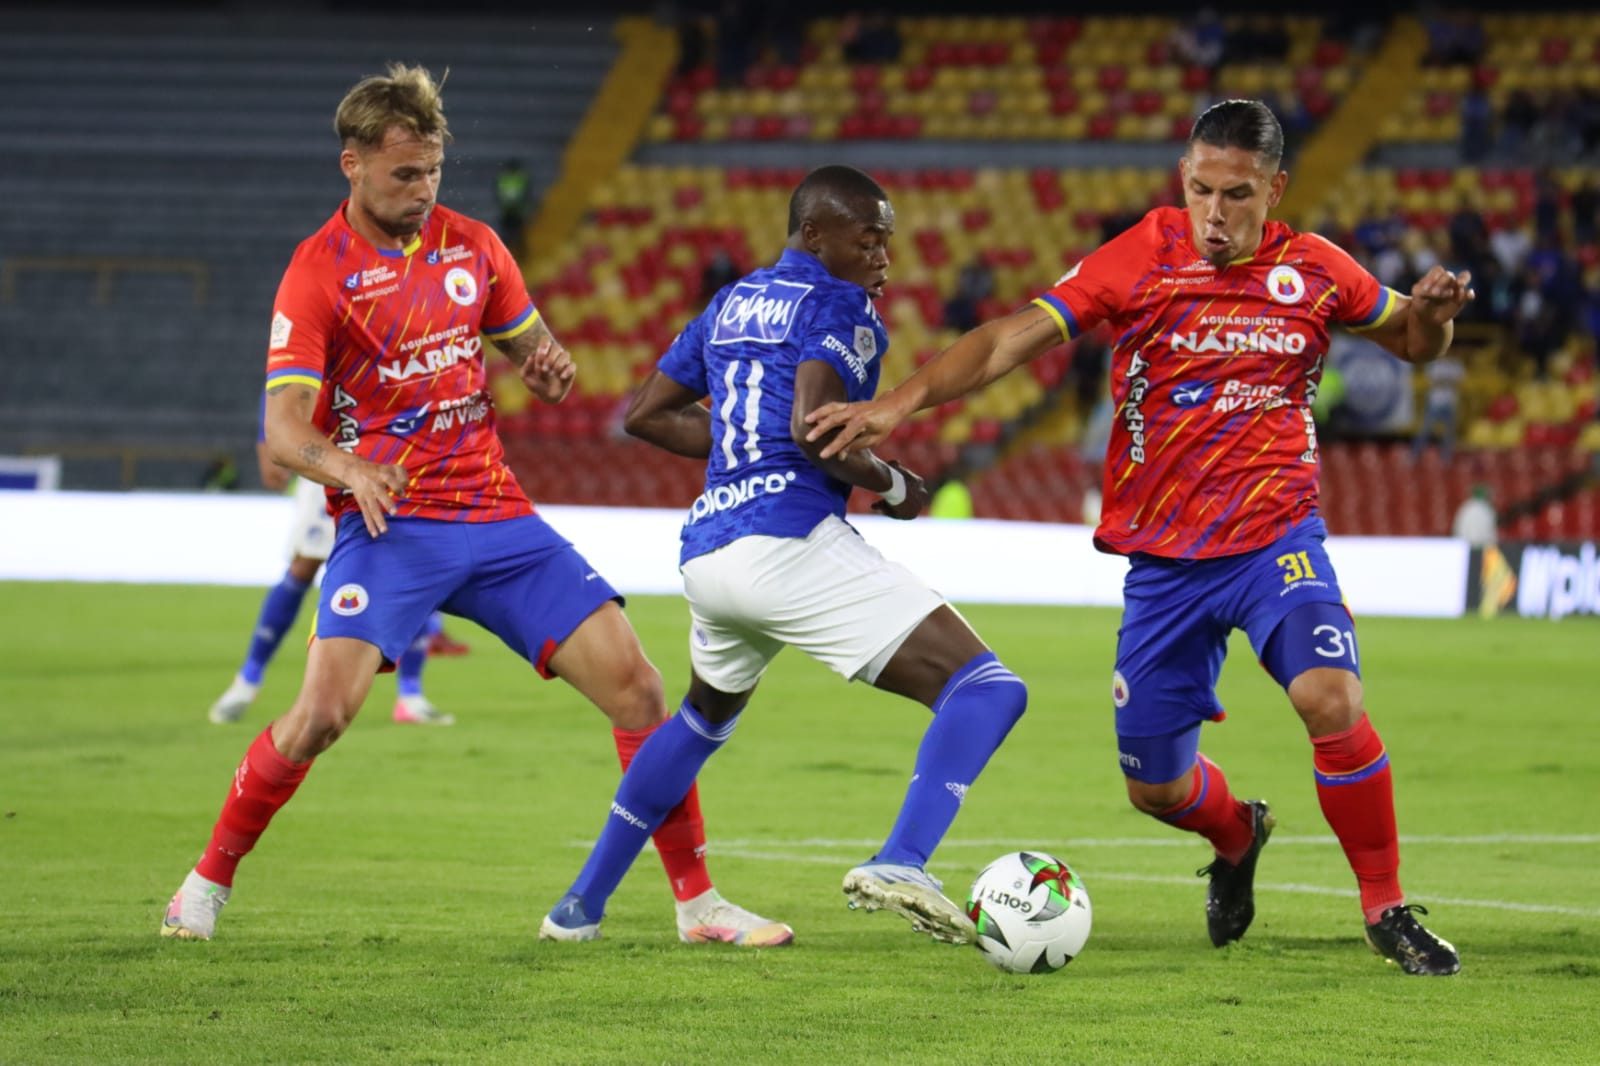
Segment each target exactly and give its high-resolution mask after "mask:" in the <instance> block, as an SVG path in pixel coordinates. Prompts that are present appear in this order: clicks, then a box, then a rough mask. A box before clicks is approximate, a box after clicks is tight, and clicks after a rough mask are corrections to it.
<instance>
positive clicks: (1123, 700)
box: [1111, 670, 1138, 766]
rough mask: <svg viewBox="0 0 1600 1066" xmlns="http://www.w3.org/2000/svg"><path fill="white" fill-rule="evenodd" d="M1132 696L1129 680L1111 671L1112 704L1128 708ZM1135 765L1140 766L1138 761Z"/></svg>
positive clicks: (1135, 761)
mask: <svg viewBox="0 0 1600 1066" xmlns="http://www.w3.org/2000/svg"><path fill="white" fill-rule="evenodd" d="M1131 694H1132V693H1131V692H1130V691H1129V689H1128V679H1127V678H1125V677H1123V676H1122V671H1121V670H1113V671H1111V702H1112V703H1114V704H1116V705H1117V706H1118V707H1126V706H1127V705H1128V698H1129V696H1130V695H1131ZM1134 765H1135V766H1137V765H1138V760H1137V759H1135V760H1134Z"/></svg>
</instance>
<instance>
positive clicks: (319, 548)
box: [289, 478, 334, 562]
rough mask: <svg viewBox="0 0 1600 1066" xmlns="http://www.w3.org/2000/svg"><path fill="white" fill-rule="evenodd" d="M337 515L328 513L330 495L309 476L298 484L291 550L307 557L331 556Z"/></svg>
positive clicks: (295, 493)
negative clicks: (334, 522)
mask: <svg viewBox="0 0 1600 1066" xmlns="http://www.w3.org/2000/svg"><path fill="white" fill-rule="evenodd" d="M333 533H334V526H333V516H332V515H330V514H329V513H328V495H327V490H325V489H324V488H323V487H322V486H321V485H319V484H317V483H316V482H315V481H312V480H311V479H309V478H296V479H295V483H294V526H293V527H292V528H291V530H290V533H289V550H290V551H291V552H292V553H294V554H295V555H300V556H304V557H305V558H307V559H321V560H323V561H324V562H326V561H327V559H328V553H329V552H331V551H333Z"/></svg>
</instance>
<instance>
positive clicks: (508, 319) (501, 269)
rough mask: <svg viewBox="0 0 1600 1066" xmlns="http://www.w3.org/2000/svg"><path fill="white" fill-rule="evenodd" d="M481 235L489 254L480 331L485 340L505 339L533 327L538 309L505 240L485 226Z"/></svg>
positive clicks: (537, 318)
mask: <svg viewBox="0 0 1600 1066" xmlns="http://www.w3.org/2000/svg"><path fill="white" fill-rule="evenodd" d="M484 234H485V239H486V241H487V243H488V248H487V251H488V254H489V298H488V299H487V300H485V301H484V305H483V325H482V327H481V331H482V333H483V335H484V336H485V337H487V338H488V339H489V340H492V341H496V342H499V341H508V340H510V339H511V338H512V337H515V336H516V335H517V334H519V333H526V332H527V331H528V330H530V329H532V328H533V324H534V323H535V322H537V321H539V309H538V308H536V307H534V306H533V298H532V297H530V296H529V295H528V286H527V285H526V284H525V283H524V282H523V280H522V268H521V267H519V266H518V265H517V260H516V257H514V256H513V255H512V254H511V251H510V249H508V248H507V247H506V246H505V242H504V241H502V240H501V239H500V237H499V235H498V234H496V233H495V232H494V230H492V229H489V228H488V227H487V226H485V227H484Z"/></svg>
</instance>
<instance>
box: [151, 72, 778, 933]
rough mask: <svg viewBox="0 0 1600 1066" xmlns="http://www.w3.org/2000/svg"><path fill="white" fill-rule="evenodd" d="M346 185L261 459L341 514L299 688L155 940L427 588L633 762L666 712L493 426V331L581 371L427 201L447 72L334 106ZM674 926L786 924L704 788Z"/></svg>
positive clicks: (407, 625)
mask: <svg viewBox="0 0 1600 1066" xmlns="http://www.w3.org/2000/svg"><path fill="white" fill-rule="evenodd" d="M334 126H335V129H336V131H337V132H338V135H339V140H340V145H341V149H340V153H339V166H340V169H341V170H342V171H343V172H344V175H345V177H346V178H347V179H348V180H349V183H350V197H349V199H348V200H346V201H345V202H344V203H342V204H340V205H339V208H338V210H336V211H335V212H334V213H333V217H332V218H330V219H328V221H327V222H326V223H325V224H324V225H323V226H322V228H321V229H319V230H318V231H317V232H316V233H314V234H312V235H311V236H310V237H308V238H307V239H306V240H305V241H303V242H301V244H300V246H299V248H298V249H297V250H296V251H295V254H294V258H293V259H292V260H291V261H290V264H289V268H288V270H287V272H286V273H285V274H284V277H283V282H282V284H281V285H280V287H279V289H278V296H277V301H276V304H275V306H274V308H273V313H272V328H271V334H270V340H269V343H268V350H267V367H266V370H267V401H266V419H265V422H266V441H267V446H268V448H269V449H270V451H271V455H272V458H273V459H274V460H275V461H276V462H278V463H280V464H281V465H283V466H286V467H288V468H289V469H291V470H293V471H294V472H296V473H298V474H300V475H301V476H303V477H307V478H310V479H311V480H313V481H318V482H321V483H322V484H324V485H326V486H327V487H328V499H329V506H330V509H331V510H332V511H333V513H334V515H335V517H336V519H337V521H338V532H337V535H336V539H335V542H334V545H333V551H332V553H331V554H330V555H329V557H328V563H327V573H326V576H325V579H324V581H323V586H322V592H321V595H320V597H319V600H318V603H317V628H316V639H315V641H314V643H313V644H312V646H311V650H310V653H309V656H308V661H307V663H306V672H305V681H304V683H303V685H302V687H301V690H300V695H299V696H298V697H297V698H296V699H295V701H294V703H293V705H292V706H291V707H290V708H289V710H288V711H287V712H286V713H285V714H284V715H283V716H282V717H280V718H278V719H277V720H276V721H274V722H273V723H272V725H271V726H270V727H269V728H268V729H267V730H266V731H264V732H263V733H262V734H261V735H260V736H259V737H257V738H256V740H255V743H253V744H252V745H251V746H250V749H249V751H248V752H246V753H245V757H244V761H243V762H242V763H240V764H239V767H238V769H237V770H236V771H235V772H234V775H233V780H232V781H231V783H230V785H229V788H228V792H227V796H226V798H225V799H224V801H223V805H222V813H221V816H220V817H219V818H218V819H217V822H216V826H215V828H214V829H213V830H212V833H211V841H210V843H209V844H208V845H207V846H206V849H205V852H204V854H203V855H202V856H201V858H200V861H199V863H198V864H197V865H196V866H195V868H194V870H193V871H192V872H190V874H189V875H188V877H186V878H185V879H184V882H183V885H182V886H181V887H180V888H179V889H178V892H177V894H176V895H174V896H173V897H172V903H171V905H170V906H169V907H168V909H167V913H166V917H165V919H164V920H163V922H162V925H161V932H162V935H164V936H173V937H182V938H189V939H202V940H203V939H208V938H210V937H211V935H212V933H213V930H214V928H215V925H216V920H217V914H218V912H219V911H220V910H221V908H222V905H223V904H224V903H225V902H226V901H227V899H228V895H229V892H230V889H231V886H232V884H233V878H234V871H235V868H236V867H237V866H238V864H239V860H240V859H241V858H243V857H244V856H245V855H246V854H247V853H248V852H249V851H250V849H251V848H252V847H254V846H255V843H256V840H257V839H258V838H259V837H260V836H261V833H262V831H263V830H265V829H266V827H267V824H268V822H269V821H270V820H271V819H272V816H273V815H274V814H276V813H277V811H278V809H279V808H280V807H282V806H283V805H284V804H285V803H287V802H288V800H289V798H290V797H291V796H293V795H294V791H295V789H296V788H297V787H299V784H300V782H301V780H302V779H303V778H304V777H305V775H306V771H307V770H308V769H309V768H310V766H311V762H312V760H313V759H314V758H315V757H316V756H317V755H319V754H320V753H322V752H323V751H325V750H327V748H328V747H329V746H331V745H332V744H333V743H334V741H336V740H338V739H339V736H340V735H341V734H342V733H343V732H344V731H345V729H346V728H348V727H349V725H350V722H351V720H352V719H353V718H354V717H355V715H356V712H357V711H358V710H359V709H360V707H361V703H362V700H363V699H364V698H365V697H366V694H367V690H368V688H370V686H371V684H372V678H373V675H374V674H375V673H376V672H377V671H378V669H379V668H380V667H381V666H382V665H383V664H384V663H385V662H386V661H389V662H392V661H394V660H395V659H397V658H398V657H399V655H400V653H401V652H403V651H404V650H405V648H406V645H407V644H409V643H410V642H411V640H412V638H413V637H415V636H416V635H417V633H418V631H419V630H421V629H422V626H423V623H424V622H425V621H426V620H427V618H428V615H429V613H430V612H432V611H433V610H435V609H436V608H438V609H442V610H445V611H447V612H449V613H452V614H457V615H461V616H463V617H466V618H470V619H472V620H474V621H476V622H478V623H479V624H481V625H482V626H484V627H485V628H487V629H489V630H491V631H492V632H494V633H495V634H497V635H498V636H499V637H500V638H501V639H502V640H504V641H505V642H506V643H507V644H508V645H510V646H511V647H512V648H513V649H514V650H515V651H517V652H518V653H519V654H521V655H523V656H524V657H525V658H527V660H528V661H529V663H531V664H532V665H533V666H534V668H535V669H536V670H537V671H538V672H539V673H540V674H541V675H542V676H544V677H547V678H548V677H560V678H562V679H563V680H565V681H566V682H567V683H568V684H569V685H571V686H573V687H574V688H575V689H577V690H578V691H579V692H581V693H583V695H584V696H586V697H588V699H589V700H590V701H592V702H593V703H594V704H595V706H597V707H598V708H599V709H600V710H601V711H602V712H603V713H604V714H605V715H606V717H607V718H609V719H610V721H611V725H612V732H613V735H614V737H615V739H616V745H617V752H618V754H619V756H620V757H621V759H622V763H623V765H624V767H626V766H627V764H628V763H629V762H630V761H631V759H632V756H633V753H634V752H635V751H636V750H638V747H639V745H640V744H642V743H643V742H644V740H645V738H646V737H648V736H649V735H650V734H651V733H652V732H653V731H654V730H655V729H656V728H657V727H658V726H660V725H661V724H662V723H663V722H664V721H666V719H667V711H666V707H665V704H664V702H663V698H662V688H661V677H660V675H659V674H658V673H657V672H656V669H655V667H654V666H652V665H651V664H650V661H649V660H648V659H646V658H645V655H644V652H643V650H642V649H641V648H640V647H639V641H638V639H637V638H636V637H635V635H634V632H633V629H632V627H630V626H629V624H628V620H627V618H626V616H625V615H624V614H623V612H622V607H621V602H622V598H621V597H620V596H619V595H617V593H616V591H615V590H614V589H612V587H611V586H610V585H609V584H607V583H606V581H605V579H604V578H602V577H601V576H600V575H599V574H597V573H596V572H595V571H594V568H593V567H591V566H590V565H589V564H588V563H587V562H585V561H584V558H583V557H582V556H581V555H579V554H578V552H577V551H576V550H574V548H573V547H572V545H571V544H569V543H568V542H567V541H566V540H564V539H563V538H562V537H561V536H560V535H559V534H558V533H556V532H555V530H553V529H551V528H550V526H549V525H547V524H546V523H545V521H544V520H543V519H542V518H541V517H539V515H538V514H536V513H535V511H534V508H533V505H532V504H531V503H530V502H529V501H528V498H527V496H525V495H524V494H523V492H522V489H521V488H520V487H519V486H518V485H517V481H516V478H514V477H513V476H512V474H511V471H510V470H508V469H507V468H506V464H505V455H504V449H503V448H502V447H501V445H500V440H499V438H498V437H497V436H496V434H495V429H494V409H493V405H492V404H491V402H490V397H489V393H488V391H487V381H486V377H485V373H484V365H483V350H482V341H481V338H482V337H488V338H490V339H491V340H493V341H495V342H496V344H497V345H498V346H499V348H500V349H501V350H502V351H504V352H505V353H506V354H507V356H509V358H510V359H511V361H512V362H513V363H515V364H516V365H517V366H518V367H520V368H521V373H522V378H523V381H524V382H526V383H527V385H528V387H529V389H530V390H531V391H532V392H533V394H534V395H535V396H537V397H538V398H539V399H540V400H542V401H544V402H546V403H559V402H560V401H561V400H562V399H563V398H564V397H565V396H566V394H567V391H568V390H569V389H570V388H571V387H572V381H573V376H574V374H575V373H576V367H575V366H574V364H573V360H572V357H571V355H569V354H568V352H567V351H566V349H565V348H563V347H562V346H561V345H560V344H558V343H557V342H556V340H555V338H554V337H553V336H552V335H551V333H550V330H549V329H548V328H547V326H546V325H545V323H544V322H543V321H542V320H541V319H540V317H539V313H538V311H536V310H535V309H534V306H533V304H532V302H531V301H530V300H529V298H528V292H527V289H526V288H525V287H524V285H523V282H522V275H521V272H520V271H519V269H518V267H517V264H516V262H515V261H514V260H513V259H512V257H511V255H510V253H509V252H507V250H506V248H505V245H504V244H502V243H501V241H500V239H499V238H498V237H496V236H495V234H494V231H493V230H492V229H490V228H489V227H488V226H486V225H484V224H483V223H481V222H478V221H476V220H474V219H471V218H467V217H466V216H464V215H461V214H458V213H457V212H455V211H451V210H450V209H449V208H446V207H442V206H440V205H439V204H438V203H437V202H436V201H437V197H438V193H439V178H440V173H441V171H442V168H443V165H444V145H445V142H446V140H447V139H448V136H449V132H448V128H447V126H446V123H445V116H444V110H443V105H442V103H441V100H440V96H439V89H438V87H437V86H436V85H435V83H434V81H433V79H432V78H431V77H430V76H429V74H428V72H427V71H425V70H423V69H421V68H419V67H405V66H398V65H396V66H392V67H390V68H389V72H388V74H387V75H382V76H377V77H370V78H367V79H365V80H363V81H361V82H360V83H359V84H357V85H356V86H355V87H354V88H353V89H351V90H350V92H349V94H348V95H346V96H345V98H344V100H343V102H341V103H340V104H339V108H338V111H337V113H336V115H335V117H334ZM655 841H656V846H657V848H658V850H659V851H660V852H661V857H662V862H663V863H664V865H665V866H666V868H667V873H668V876H669V878H670V880H671V882H672V888H673V892H674V894H675V895H676V896H677V899H678V915H677V917H678V930H679V935H680V936H681V937H682V939H684V940H687V941H710V940H719V941H727V942H732V943H737V944H744V945H753V946H759V945H770V944H782V943H787V942H788V941H789V940H790V939H791V938H792V936H793V933H792V932H791V931H790V929H789V928H788V926H785V925H782V924H779V923H777V922H771V921H768V920H767V919H765V918H762V917H760V916H758V915H755V914H752V913H750V912H749V911H746V910H744V909H742V908H740V907H736V906H734V905H733V904H731V903H729V902H727V901H726V900H723V899H722V898H721V897H720V896H719V895H718V894H717V892H716V890H715V889H714V888H713V887H712V886H711V880H710V877H709V875H708V874H707V872H706V867H705V862H704V858H703V851H704V845H705V836H704V832H703V829H702V825H701V819H700V809H699V801H698V798H697V797H696V796H695V795H694V794H693V793H690V794H689V795H688V796H686V797H685V799H684V802H683V803H682V804H680V805H679V806H678V807H676V808H675V809H674V811H673V814H672V816H671V818H669V819H668V821H667V822H666V823H663V825H662V827H661V829H660V831H659V832H658V833H657V834H656V837H655Z"/></svg>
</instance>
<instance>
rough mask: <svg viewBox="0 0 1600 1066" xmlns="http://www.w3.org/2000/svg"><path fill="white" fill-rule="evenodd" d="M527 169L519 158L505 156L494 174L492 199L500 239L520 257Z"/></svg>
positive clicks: (526, 217) (526, 201)
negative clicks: (497, 215) (495, 210)
mask: <svg viewBox="0 0 1600 1066" xmlns="http://www.w3.org/2000/svg"><path fill="white" fill-rule="evenodd" d="M528 189H529V179H528V172H527V171H526V170H525V169H523V166H522V160H520V159H507V160H506V161H505V162H504V163H501V164H500V171H499V173H497V174H496V175H495V176H494V201H495V206H496V207H498V208H499V211H500V226H499V229H500V239H501V240H502V241H505V242H506V247H507V248H509V249H511V254H512V255H513V256H515V257H516V258H518V259H521V258H522V253H523V251H524V249H523V246H522V245H523V236H522V234H523V230H524V229H526V228H527V225H528Z"/></svg>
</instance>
